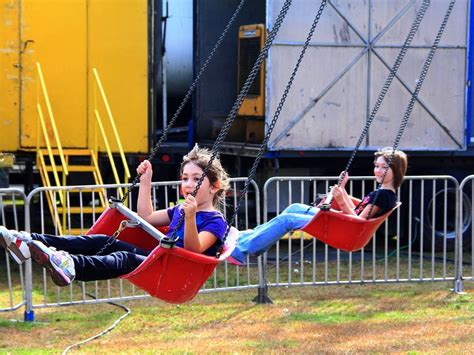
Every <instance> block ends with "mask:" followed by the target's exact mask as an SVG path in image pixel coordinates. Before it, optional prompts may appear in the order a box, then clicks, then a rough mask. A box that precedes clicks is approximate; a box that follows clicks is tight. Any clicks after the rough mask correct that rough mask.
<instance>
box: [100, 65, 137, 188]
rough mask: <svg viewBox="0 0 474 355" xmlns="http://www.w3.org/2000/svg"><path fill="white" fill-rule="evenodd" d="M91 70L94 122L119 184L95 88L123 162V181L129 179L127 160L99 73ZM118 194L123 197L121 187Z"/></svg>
mask: <svg viewBox="0 0 474 355" xmlns="http://www.w3.org/2000/svg"><path fill="white" fill-rule="evenodd" d="M92 71H93V73H94V78H95V84H96V85H94V115H95V118H96V124H97V125H98V126H99V130H100V134H101V136H102V139H103V141H104V145H105V149H106V150H107V156H108V158H109V161H110V165H111V167H112V172H113V175H114V179H115V183H117V184H120V183H121V182H120V178H119V176H118V172H117V167H116V165H115V161H114V158H113V155H112V150H111V148H110V144H109V140H108V138H107V134H106V132H105V128H104V124H103V121H102V118H101V116H100V113H99V108H98V103H97V96H98V95H97V89H98V90H99V92H100V97H101V99H102V103H103V105H104V107H105V111H106V112H107V117H108V119H109V123H110V126H111V127H112V131H113V133H114V137H115V143H116V144H117V147H118V151H119V154H120V158H121V161H122V164H123V169H124V180H125V181H124V182H127V181H128V180H129V179H130V170H129V169H128V164H127V160H126V158H125V153H124V151H123V148H122V143H121V141H120V137H119V134H118V131H117V126H116V125H115V120H114V116H113V115H112V110H111V109H110V105H109V102H108V100H107V96H106V95H105V91H104V88H103V86H102V82H101V81H100V77H99V73H98V72H97V69H96V68H93V69H92ZM97 125H95V126H94V128H95V129H94V132H95V139H94V142H95V143H94V144H95V149H94V150H95V151H96V152H98V151H99V150H98V141H97ZM119 196H120V197H123V191H122V189H119Z"/></svg>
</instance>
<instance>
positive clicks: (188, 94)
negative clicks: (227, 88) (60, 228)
mask: <svg viewBox="0 0 474 355" xmlns="http://www.w3.org/2000/svg"><path fill="white" fill-rule="evenodd" d="M245 1H246V0H241V1H240V3H239V5H238V6H237V9H236V10H235V12H234V14H233V15H232V17H231V18H230V20H229V22H228V23H227V26H226V27H225V29H224V31H223V32H222V34H221V36H220V37H219V39H218V40H217V42H216V44H215V45H214V48H212V50H211V52H210V54H209V56H208V57H207V59H206V61H205V62H204V64H203V65H202V67H201V69H200V70H199V73H198V74H197V75H196V78H195V79H194V81H193V83H192V84H191V86H190V87H189V89H188V91H187V92H186V95H185V96H184V98H183V100H182V101H181V103H180V105H179V107H178V109H177V110H176V112H175V113H174V115H173V117H172V118H171V120H170V122H169V123H168V126H167V127H166V128H165V129H164V130H163V134H162V135H161V137H160V139H159V141H158V142H157V143H156V145H155V146H154V147H153V149H152V150H151V153H150V155H149V156H148V158H147V160H149V161H151V160H152V159H153V158H154V157H155V156H156V154H157V153H158V151H159V149H160V148H161V146H162V145H163V143H164V142H165V141H166V140H167V139H168V133H169V131H170V129H171V128H172V127H173V126H174V124H175V123H176V120H177V119H178V116H179V115H180V114H181V112H182V111H183V109H184V106H185V105H186V103H187V102H188V101H189V99H190V98H191V95H192V93H193V92H194V90H195V89H196V86H197V84H198V83H199V81H200V80H201V77H202V75H203V73H204V72H205V71H206V69H207V67H208V65H209V63H210V62H211V60H212V58H213V57H214V54H215V53H216V51H217V49H218V48H219V47H220V45H221V43H222V41H223V40H224V38H225V36H226V35H227V32H229V29H230V27H231V26H232V24H233V23H234V21H235V19H236V18H237V16H238V14H239V13H240V10H241V9H242V7H243V5H244V3H245ZM139 181H140V174H137V175H136V176H135V178H134V179H133V181H132V184H131V185H130V186H129V187H128V189H127V191H126V192H125V194H124V195H123V197H122V199H121V202H122V203H125V201H126V200H127V198H128V196H129V195H130V192H131V191H132V190H133V189H134V188H135V187H136V186H137V184H138V182H139Z"/></svg>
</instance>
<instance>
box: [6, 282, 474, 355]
mask: <svg viewBox="0 0 474 355" xmlns="http://www.w3.org/2000/svg"><path fill="white" fill-rule="evenodd" d="M450 286H451V285H450V283H446V282H441V283H440V282H438V283H422V284H418V283H411V284H383V285H351V286H349V285H345V286H341V285H340V286H328V287H290V288H284V287H283V288H270V290H269V295H270V297H271V298H272V299H273V301H274V303H273V304H269V305H257V304H254V303H252V302H251V299H252V298H253V297H254V296H255V294H256V290H247V291H240V292H222V293H211V294H203V295H198V296H197V297H196V298H195V300H193V301H192V302H190V303H187V304H182V305H171V304H165V303H163V302H161V301H158V300H155V299H147V300H142V301H128V302H123V304H125V305H126V306H128V307H130V308H131V310H132V313H131V315H130V316H129V317H127V318H125V319H124V320H123V321H122V322H121V323H120V324H119V326H118V327H117V328H115V329H114V330H113V331H112V332H110V333H108V334H106V335H105V336H104V337H101V338H100V339H97V340H95V341H93V342H91V343H88V344H87V345H85V346H83V347H81V348H80V349H76V350H75V351H74V353H85V354H86V353H87V354H95V353H120V354H136V353H143V354H152V353H157V352H162V353H172V354H173V353H176V354H182V353H220V352H237V353H241V352H243V353H249V352H255V353H268V352H273V353H286V352H292V353H314V352H319V353H321V352H328V353H339V352H360V353H393V352H397V353H398V352H402V353H468V352H469V351H471V349H472V348H474V308H473V304H474V284H473V283H466V284H465V288H466V291H467V293H466V294H463V295H457V294H454V293H452V292H450V291H449V288H450ZM122 314H123V310H122V309H120V308H117V307H114V306H112V305H109V304H94V305H83V306H68V307H54V308H44V309H36V310H35V315H36V321H37V322H35V323H23V322H12V321H10V320H9V319H11V318H15V319H17V320H21V318H22V310H19V311H17V312H11V313H0V334H2V336H1V337H0V353H2V354H3V353H12V354H22V353H29V354H30V353H34V354H42V353H60V352H62V351H63V350H64V349H65V348H66V347H67V346H69V345H71V344H73V343H75V342H78V341H80V340H83V339H86V338H88V337H90V336H92V335H95V334H97V333H99V332H100V331H102V330H104V329H105V328H106V327H108V326H110V325H111V324H112V323H113V322H114V321H115V320H116V319H117V318H118V317H120V316H121V315H122Z"/></svg>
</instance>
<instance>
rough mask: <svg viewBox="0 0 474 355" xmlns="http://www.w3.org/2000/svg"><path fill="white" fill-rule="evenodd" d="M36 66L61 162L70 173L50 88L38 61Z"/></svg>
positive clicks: (64, 170) (65, 172)
mask: <svg viewBox="0 0 474 355" xmlns="http://www.w3.org/2000/svg"><path fill="white" fill-rule="evenodd" d="M36 68H37V69H38V77H39V79H40V84H41V88H42V90H43V94H44V100H45V102H46V108H47V109H48V114H49V117H50V120H51V127H52V128H53V133H54V138H55V140H56V144H57V146H58V151H59V157H60V159H61V164H62V166H63V172H64V174H65V175H68V174H69V171H68V169H67V165H66V161H65V160H64V154H63V148H62V146H61V141H60V140H59V134H58V130H57V128H56V121H55V119H54V115H53V110H52V108H51V103H50V101H49V96H48V90H47V89H46V84H45V82H44V78H43V72H42V71H41V65H40V63H38V62H37V63H36ZM46 134H47V132H46V133H45V135H46Z"/></svg>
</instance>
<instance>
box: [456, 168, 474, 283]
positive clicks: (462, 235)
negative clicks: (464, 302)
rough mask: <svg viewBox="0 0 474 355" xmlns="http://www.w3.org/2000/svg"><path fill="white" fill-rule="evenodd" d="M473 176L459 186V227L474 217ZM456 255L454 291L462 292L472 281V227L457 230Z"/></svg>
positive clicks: (473, 238) (473, 267)
mask: <svg viewBox="0 0 474 355" xmlns="http://www.w3.org/2000/svg"><path fill="white" fill-rule="evenodd" d="M473 199H474V175H469V176H467V177H466V178H465V179H464V180H463V181H462V182H461V184H460V185H459V207H458V209H459V211H460V213H459V220H458V222H457V223H458V225H459V226H463V227H464V226H466V222H467V221H472V219H473V217H474V205H473V204H472V201H473ZM457 241H458V247H457V251H458V255H457V270H456V271H457V274H456V284H455V291H456V292H462V291H463V290H464V286H463V282H464V280H467V281H474V252H473V251H474V230H473V228H472V225H470V226H469V228H459V230H458V236H457Z"/></svg>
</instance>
